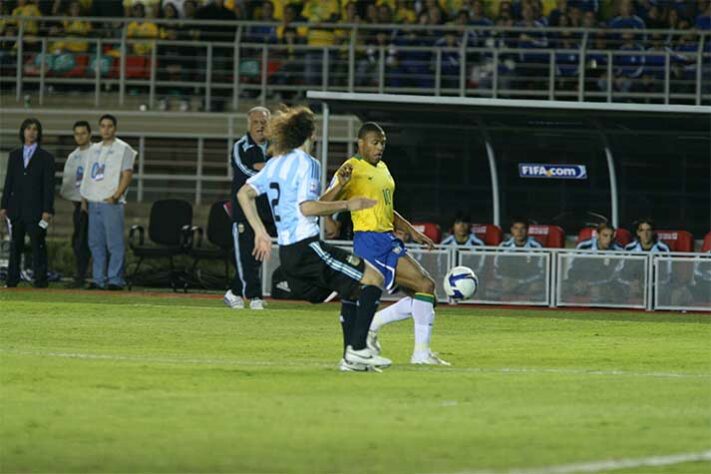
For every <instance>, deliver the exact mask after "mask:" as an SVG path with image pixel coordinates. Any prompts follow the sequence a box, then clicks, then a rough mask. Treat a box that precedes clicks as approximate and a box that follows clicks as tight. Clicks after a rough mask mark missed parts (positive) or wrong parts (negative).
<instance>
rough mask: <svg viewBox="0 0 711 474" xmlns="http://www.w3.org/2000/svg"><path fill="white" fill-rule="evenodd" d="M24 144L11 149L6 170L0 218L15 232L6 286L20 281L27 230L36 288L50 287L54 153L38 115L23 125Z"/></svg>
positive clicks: (15, 284)
mask: <svg viewBox="0 0 711 474" xmlns="http://www.w3.org/2000/svg"><path fill="white" fill-rule="evenodd" d="M19 135H20V143H21V144H22V145H21V146H20V148H16V149H14V150H12V151H11V152H10V155H9V158H8V161H7V171H6V174H5V186H4V187H3V194H2V200H0V222H3V223H6V224H7V226H8V231H9V234H10V236H11V240H10V261H9V263H8V273H7V282H6V285H5V287H6V288H14V287H16V286H17V285H18V283H19V282H20V261H21V257H22V251H23V250H24V248H25V234H27V235H28V236H29V237H30V244H31V246H32V270H33V275H34V286H35V288H47V245H46V243H45V238H46V236H47V227H48V226H49V223H50V222H51V221H52V216H53V215H54V156H52V154H51V153H49V152H48V151H46V150H45V149H44V148H42V124H41V123H40V121H39V120H37V119H35V118H28V119H25V120H24V121H23V122H22V124H21V125H20V134H19Z"/></svg>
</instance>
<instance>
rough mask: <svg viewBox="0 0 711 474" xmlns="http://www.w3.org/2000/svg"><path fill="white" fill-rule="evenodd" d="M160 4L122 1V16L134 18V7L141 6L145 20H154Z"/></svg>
mask: <svg viewBox="0 0 711 474" xmlns="http://www.w3.org/2000/svg"><path fill="white" fill-rule="evenodd" d="M99 1H101V0H99ZM160 3H161V1H160V0H123V9H124V16H126V17H131V16H134V11H133V9H134V7H135V6H136V5H143V13H144V16H145V17H146V18H156V17H158V12H159V10H160Z"/></svg>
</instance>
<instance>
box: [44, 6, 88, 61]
mask: <svg viewBox="0 0 711 474" xmlns="http://www.w3.org/2000/svg"><path fill="white" fill-rule="evenodd" d="M69 16H71V17H73V18H75V19H74V20H64V21H63V22H62V31H61V33H59V36H71V37H79V38H86V37H87V36H89V33H91V23H89V22H88V21H83V20H81V18H80V17H81V4H80V3H79V1H78V0H73V1H72V2H71V3H70V4H69ZM88 50H89V43H88V41H72V40H66V41H56V42H54V43H52V45H51V46H50V51H52V52H53V53H60V52H62V51H69V52H71V53H86V52H87V51H88Z"/></svg>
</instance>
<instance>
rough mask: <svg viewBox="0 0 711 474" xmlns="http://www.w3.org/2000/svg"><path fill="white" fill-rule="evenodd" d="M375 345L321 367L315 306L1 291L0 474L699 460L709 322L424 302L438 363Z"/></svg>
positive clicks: (323, 334) (386, 342) (400, 327)
mask: <svg viewBox="0 0 711 474" xmlns="http://www.w3.org/2000/svg"><path fill="white" fill-rule="evenodd" d="M381 334H382V335H381V341H382V344H383V348H384V355H386V356H388V357H391V358H392V359H393V361H394V365H393V367H391V368H390V369H387V370H386V371H385V372H384V373H381V374H375V373H366V374H363V373H340V372H338V371H337V370H336V364H337V362H338V360H339V358H340V344H341V334H340V326H339V324H338V306H337V305H333V304H329V305H321V306H312V305H306V304H304V305H301V304H295V303H278V302H271V303H270V305H269V307H268V309H267V310H265V311H263V312H255V311H249V310H243V311H233V310H229V309H227V308H226V307H224V306H223V304H222V302H221V301H220V300H219V299H218V298H184V297H173V296H170V295H165V296H155V295H153V296H151V295H142V294H140V293H131V294H129V293H123V294H120V295H116V294H98V293H89V292H75V293H72V292H62V291H50V292H41V291H5V290H0V472H2V473H14V472H152V473H168V472H250V473H267V472H268V473H273V472H285V473H292V472H293V473H331V472H344V473H370V472H383V473H465V472H470V473H480V472H492V473H506V472H525V473H528V472H541V473H554V472H559V473H563V472H573V471H571V470H570V469H568V470H565V468H556V466H565V465H569V464H575V463H595V462H599V461H606V460H624V459H647V458H652V457H656V456H668V455H673V454H680V453H681V454H683V453H702V452H707V451H708V450H709V449H711V408H710V407H711V315H708V314H706V315H699V314H686V315H682V314H671V313H666V314H654V313H637V312H603V311H589V312H584V311H571V312H567V311H546V310H540V311H533V310H526V309H520V310H519V309H493V308H481V307H479V308H462V307H458V308H448V307H446V306H445V307H440V308H438V311H437V321H436V327H435V333H434V340H433V348H434V349H435V350H437V351H438V352H439V353H440V355H441V356H442V357H443V358H444V359H446V360H448V361H450V362H452V364H453V366H452V367H451V368H447V367H419V366H417V367H415V366H411V365H409V364H408V363H407V362H408V361H409V355H410V351H411V348H412V322H411V321H404V322H400V323H395V324H393V325H390V326H387V327H385V328H384V329H383V332H382V333H381ZM608 467H609V466H608ZM617 467H620V466H617ZM609 468H610V469H612V467H609ZM556 469H558V470H557V471H556ZM581 469H582V468H581ZM516 470H518V471H516ZM606 470H609V469H608V468H606V467H604V466H603V467H600V468H599V469H597V470H595V469H592V468H589V469H588V470H587V471H586V472H604V471H606ZM615 472H622V473H642V472H644V473H647V472H650V473H708V472H711V463H709V462H708V461H693V462H676V463H672V464H669V465H666V466H660V467H652V466H637V465H633V466H631V467H628V468H624V469H618V470H616V471H615Z"/></svg>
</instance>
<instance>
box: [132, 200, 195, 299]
mask: <svg viewBox="0 0 711 474" xmlns="http://www.w3.org/2000/svg"><path fill="white" fill-rule="evenodd" d="M192 223H193V207H192V205H191V204H190V203H189V202H187V201H183V200H181V199H164V200H160V201H156V202H154V203H153V206H151V215H150V220H149V221H148V238H149V240H150V241H151V242H152V243H153V244H154V245H146V242H145V230H144V229H143V227H142V226H140V225H134V226H131V231H130V232H129V235H128V242H129V246H130V248H131V251H132V252H133V254H134V255H135V256H136V257H137V258H138V262H137V263H136V268H135V269H134V271H133V273H132V274H130V275H129V276H128V278H127V280H128V288H129V290H130V289H131V287H132V286H133V285H134V284H135V283H136V281H138V276H139V273H138V271H139V270H140V268H141V263H142V262H143V261H144V260H147V259H158V258H167V259H168V260H169V262H170V270H169V272H167V273H166V272H156V271H153V270H152V271H151V272H150V274H149V278H146V279H145V280H140V281H141V283H145V284H159V283H164V282H166V281H167V282H168V283H169V284H170V286H171V288H173V291H177V289H178V288H179V287H182V288H183V289H184V290H185V291H187V282H186V281H185V278H183V277H181V274H180V273H179V272H176V270H175V263H174V262H173V258H174V257H177V256H178V255H185V254H186V253H187V252H188V247H189V244H190V241H189V238H188V236H189V230H190V228H191V226H192ZM136 235H137V236H138V241H137V242H136Z"/></svg>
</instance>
